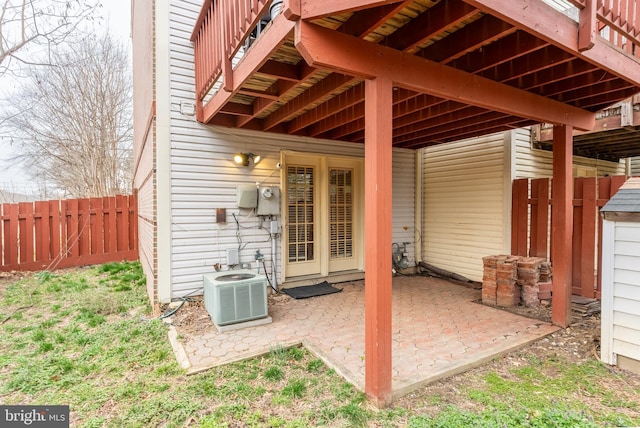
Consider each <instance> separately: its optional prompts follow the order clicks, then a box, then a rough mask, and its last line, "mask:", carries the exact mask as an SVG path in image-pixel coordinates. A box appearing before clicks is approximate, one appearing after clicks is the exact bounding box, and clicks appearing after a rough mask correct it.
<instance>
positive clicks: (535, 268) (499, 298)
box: [482, 255, 551, 308]
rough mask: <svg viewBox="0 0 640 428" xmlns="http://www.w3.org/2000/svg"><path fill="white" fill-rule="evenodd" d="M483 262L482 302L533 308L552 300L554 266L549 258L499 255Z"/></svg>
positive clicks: (489, 257) (485, 258) (484, 259)
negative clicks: (542, 302)
mask: <svg viewBox="0 0 640 428" xmlns="http://www.w3.org/2000/svg"><path fill="white" fill-rule="evenodd" d="M482 261H483V277H482V303H485V304H488V305H494V306H495V305H497V306H502V307H507V308H508V307H513V306H517V305H519V304H520V303H521V302H522V303H523V304H524V305H525V306H528V307H531V306H538V305H539V304H540V299H548V298H550V297H551V282H550V278H551V265H550V263H549V262H547V261H546V260H545V259H543V258H539V257H519V256H505V255H499V256H488V257H484V258H483V259H482Z"/></svg>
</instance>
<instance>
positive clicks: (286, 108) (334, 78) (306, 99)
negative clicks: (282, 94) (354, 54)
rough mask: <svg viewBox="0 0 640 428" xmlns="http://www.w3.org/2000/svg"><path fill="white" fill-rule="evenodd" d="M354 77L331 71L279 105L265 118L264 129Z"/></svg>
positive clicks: (352, 79)
mask: <svg viewBox="0 0 640 428" xmlns="http://www.w3.org/2000/svg"><path fill="white" fill-rule="evenodd" d="M354 80H355V79H354V78H353V77H351V76H345V75H342V74H338V73H332V74H330V75H329V76H327V77H325V78H324V79H322V80H321V81H320V82H318V83H316V84H315V85H314V86H312V87H311V88H309V89H308V90H306V91H304V92H303V93H301V94H300V95H298V96H297V97H295V98H294V99H293V100H291V101H289V102H288V103H287V104H285V105H283V106H282V107H280V108H279V109H278V110H276V111H275V112H274V113H272V114H271V115H269V117H267V118H266V119H265V122H264V125H265V128H264V130H265V131H268V130H269V129H271V128H273V127H274V126H276V125H277V124H279V123H281V122H284V121H286V120H287V119H289V118H290V117H291V116H293V115H294V114H296V113H298V112H299V111H300V110H302V109H304V108H305V107H306V106H308V105H309V104H312V103H314V102H317V101H318V100H320V99H322V98H323V97H326V96H327V95H329V94H331V93H332V92H334V91H336V90H337V89H339V88H340V87H342V86H345V85H348V84H349V83H351V82H353V81H354Z"/></svg>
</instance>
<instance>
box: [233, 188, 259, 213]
mask: <svg viewBox="0 0 640 428" xmlns="http://www.w3.org/2000/svg"><path fill="white" fill-rule="evenodd" d="M236 203H237V205H238V208H255V207H257V206H258V189H257V188H256V185H255V184H240V185H239V186H238V189H237V194H236Z"/></svg>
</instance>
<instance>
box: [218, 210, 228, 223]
mask: <svg viewBox="0 0 640 428" xmlns="http://www.w3.org/2000/svg"><path fill="white" fill-rule="evenodd" d="M226 222H227V209H226V208H216V223H226Z"/></svg>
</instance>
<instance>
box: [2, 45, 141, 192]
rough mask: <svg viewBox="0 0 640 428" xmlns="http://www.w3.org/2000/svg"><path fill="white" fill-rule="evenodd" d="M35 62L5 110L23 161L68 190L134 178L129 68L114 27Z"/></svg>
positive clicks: (113, 187) (123, 183) (106, 187)
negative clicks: (42, 63) (39, 65)
mask: <svg viewBox="0 0 640 428" xmlns="http://www.w3.org/2000/svg"><path fill="white" fill-rule="evenodd" d="M54 60H55V61H54V63H55V64H63V65H55V66H52V67H50V68H48V69H46V70H45V71H44V72H43V70H37V69H36V70H34V71H33V72H32V73H31V74H30V77H29V78H28V79H27V80H26V82H27V83H26V84H25V85H24V88H23V89H22V91H21V92H19V93H18V96H17V97H15V98H14V99H13V100H12V103H11V108H10V109H8V111H6V112H4V118H0V122H2V121H3V119H4V121H5V123H6V125H5V126H8V127H9V128H10V130H11V133H12V136H13V141H14V147H15V148H16V150H17V152H18V155H17V156H16V159H15V160H16V161H19V162H21V163H22V164H23V165H24V166H25V167H26V169H28V170H29V171H30V172H31V173H32V174H33V175H34V176H35V175H38V176H39V177H45V178H46V179H47V181H49V182H51V183H53V184H55V185H56V186H57V187H58V188H59V189H62V190H64V191H65V192H66V193H67V194H68V195H69V196H73V197H91V196H106V195H113V194H116V193H126V192H128V191H129V188H130V183H131V174H130V164H131V162H130V159H131V133H132V125H131V74H130V68H129V58H128V55H127V53H126V50H125V49H124V47H123V46H122V45H120V44H118V43H117V42H115V41H114V40H113V39H112V38H111V36H110V35H108V34H107V35H106V36H103V37H101V38H98V39H96V38H86V39H85V40H83V41H82V42H79V43H77V44H73V45H70V46H69V48H68V49H67V50H65V51H63V52H62V53H58V54H54Z"/></svg>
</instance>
